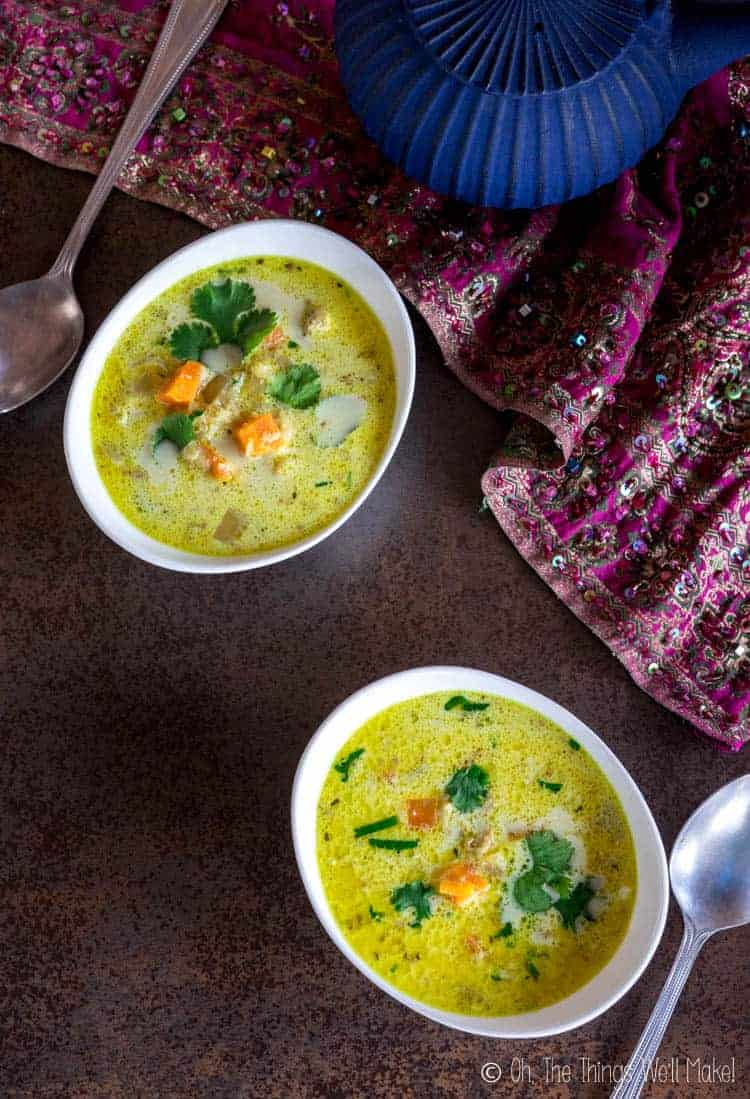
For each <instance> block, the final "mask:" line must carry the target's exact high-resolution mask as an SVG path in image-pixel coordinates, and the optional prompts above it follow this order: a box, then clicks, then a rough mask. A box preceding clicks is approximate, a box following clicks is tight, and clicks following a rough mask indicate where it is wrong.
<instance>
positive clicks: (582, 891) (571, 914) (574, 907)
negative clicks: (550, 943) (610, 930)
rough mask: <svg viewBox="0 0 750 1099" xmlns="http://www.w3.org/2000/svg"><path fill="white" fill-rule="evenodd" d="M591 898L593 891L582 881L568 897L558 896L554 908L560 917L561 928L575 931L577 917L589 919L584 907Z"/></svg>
mask: <svg viewBox="0 0 750 1099" xmlns="http://www.w3.org/2000/svg"><path fill="white" fill-rule="evenodd" d="M593 896H594V890H593V889H592V888H591V886H590V885H589V884H588V882H583V881H579V883H578V885H577V886H576V887H575V889H574V890H573V892H572V893H570V895H569V896H565V897H564V896H563V895H562V894H560V899H559V900H558V901H555V905H554V907H555V908H556V909H557V911H558V912H559V913H560V915H561V917H562V922H563V927H567V928H568V929H569V930H570V931H575V928H576V920H577V919H578V917H579V916H582V915H585V916H586V918H587V919H590V918H591V917H590V916H588V915H587V913H586V906H587V904H588V903H589V901H590V900H591V898H592V897H593Z"/></svg>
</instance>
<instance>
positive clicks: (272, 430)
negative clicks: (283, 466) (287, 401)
mask: <svg viewBox="0 0 750 1099" xmlns="http://www.w3.org/2000/svg"><path fill="white" fill-rule="evenodd" d="M233 434H234V438H235V442H236V443H237V446H238V447H239V448H240V450H241V451H242V453H243V454H247V455H248V456H249V457H251V458H259V457H260V456H261V454H270V453H271V451H273V450H278V449H279V447H280V446H281V444H282V441H283V438H282V434H281V428H280V427H279V424H278V421H277V420H276V419H275V417H274V416H272V415H271V413H270V412H266V413H264V414H263V415H262V416H253V417H251V419H249V420H244V421H243V422H242V423H241V424H237V426H236V427H235V428H234V431H233Z"/></svg>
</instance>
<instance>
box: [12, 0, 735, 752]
mask: <svg viewBox="0 0 750 1099" xmlns="http://www.w3.org/2000/svg"><path fill="white" fill-rule="evenodd" d="M166 8H167V4H166V3H165V2H162V0H76V2H75V3H70V4H61V3H59V0H0V140H3V141H5V142H9V143H12V144H15V145H18V146H20V147H22V148H24V149H27V150H28V151H30V152H32V153H34V154H35V155H37V156H40V157H43V158H44V159H46V160H49V161H52V162H54V163H57V164H61V165H65V166H68V167H74V168H80V169H84V170H88V171H93V172H95V171H97V168H98V166H99V164H100V163H101V161H102V160H103V159H104V158H105V157H106V155H107V152H108V148H109V144H110V142H111V140H112V137H113V135H114V134H115V133H116V132H117V129H118V127H119V125H120V122H121V121H122V118H123V116H124V113H125V111H126V109H127V105H128V103H129V101H130V99H131V98H132V95H133V93H134V90H135V88H136V87H137V85H138V81H139V79H140V76H141V74H142V71H143V68H144V66H145V63H146V61H147V58H148V56H149V53H150V51H151V49H152V47H153V43H154V41H155V38H156V35H157V34H158V30H159V26H160V24H161V21H162V19H163V17H164V12H165V10H166ZM332 12H333V3H332V0H313V2H311V3H309V4H307V5H302V4H299V3H295V2H291V0H290V2H289V3H277V2H272V0H233V2H230V4H229V7H228V9H227V13H226V15H225V17H224V19H223V20H222V22H221V24H220V27H219V29H218V31H217V32H216V33H215V35H214V37H213V39H212V41H211V43H210V44H209V46H208V47H206V49H204V50H203V51H202V53H201V55H200V56H199V57H198V59H197V60H196V62H195V63H194V65H193V66H192V68H191V69H190V70H189V72H188V74H187V75H186V76H185V77H184V79H183V80H182V81H181V83H180V85H179V87H178V88H177V89H176V90H175V92H174V94H173V95H172V96H171V98H170V100H169V102H168V103H167V104H166V106H165V108H164V109H163V110H162V111H161V112H160V114H159V116H158V117H157V120H156V122H155V123H154V125H153V126H152V128H151V129H150V131H149V133H148V134H147V136H146V137H145V138H144V139H143V141H142V142H141V143H140V146H139V148H138V150H137V152H136V154H135V155H134V156H133V157H132V158H131V160H130V162H129V164H128V167H127V169H126V171H125V173H124V174H123V177H122V179H121V186H122V188H123V189H124V190H126V191H129V192H130V193H132V194H135V195H138V196H140V197H142V198H146V199H150V200H153V201H157V202H161V203H164V204H165V205H168V206H171V207H173V208H175V209H179V210H182V211H184V212H185V213H187V214H190V215H191V216H193V217H195V218H197V219H199V220H200V221H202V222H203V223H204V224H205V225H208V226H211V227H218V226H222V225H226V224H228V223H231V222H237V221H242V220H243V219H247V218H256V217H272V216H290V217H296V218H305V219H308V220H311V221H315V222H318V223H320V224H324V225H327V226H329V227H330V228H332V229H335V230H337V231H338V232H341V233H344V234H345V235H347V236H349V237H351V238H353V239H355V240H357V241H358V242H359V243H360V244H361V245H362V246H363V247H364V248H366V249H367V250H368V251H369V252H370V253H371V254H373V255H374V256H375V257H376V258H377V259H378V260H379V261H380V262H381V263H382V264H383V265H384V266H385V267H386V268H387V269H388V271H389V272H390V274H391V275H392V276H393V278H394V279H395V281H396V283H397V284H398V286H399V287H400V289H401V290H402V291H403V292H404V294H405V295H406V296H407V297H408V298H409V299H410V300H411V301H412V302H413V303H414V304H415V305H416V307H417V308H418V309H419V310H420V311H421V312H422V314H423V315H424V316H425V318H426V319H427V321H428V322H429V324H430V325H431V327H432V329H433V331H434V332H435V334H436V336H437V338H438V340H439V342H440V346H441V348H442V350H443V353H444V355H445V358H446V361H447V363H448V364H449V366H450V367H451V368H452V369H453V370H455V372H456V373H457V374H458V376H459V377H460V378H461V379H462V380H463V381H464V382H465V384H466V385H468V386H469V387H470V388H471V389H472V390H473V391H474V392H476V393H477V394H478V395H479V396H481V397H482V398H483V399H484V400H486V401H488V402H490V403H491V404H492V405H494V406H495V407H496V408H498V409H513V410H515V411H516V412H517V413H518V415H517V417H516V418H515V421H514V424H513V426H512V428H511V429H510V431H509V432H508V433H507V435H506V437H505V439H504V440H503V442H502V445H500V448H499V450H498V454H497V455H496V457H495V459H494V460H493V463H492V466H491V468H490V469H489V470H488V472H487V474H486V476H485V478H484V482H483V487H484V492H485V494H486V497H487V500H488V502H489V505H490V507H491V508H492V510H493V512H494V514H495V515H496V517H497V519H498V520H499V522H500V524H501V525H502V527H503V529H504V530H505V532H506V533H507V535H508V536H509V537H510V538H511V539H512V540H513V542H514V543H515V545H516V546H517V547H518V549H519V550H520V552H521V553H522V554H523V555H524V556H525V557H526V559H527V560H528V561H529V562H530V563H531V565H533V567H534V568H535V569H536V570H537V571H538V572H539V573H540V575H541V576H543V577H544V579H545V580H546V581H547V583H548V584H549V585H550V586H551V587H552V588H553V589H554V590H555V592H556V593H557V594H558V595H559V596H560V597H561V598H562V599H563V600H565V602H566V603H567V604H568V606H570V607H571V609H572V610H573V611H574V612H575V613H576V614H577V615H578V616H579V617H580V618H581V619H582V620H583V621H584V622H585V623H587V625H589V626H590V627H591V628H592V629H593V630H595V631H596V633H597V634H598V635H599V636H600V637H601V638H602V639H603V640H604V641H605V642H606V643H607V644H608V645H609V646H610V648H611V649H612V651H613V652H614V653H615V654H616V655H617V656H618V657H619V658H620V659H621V660H622V661H623V663H624V664H625V665H626V667H627V668H628V670H629V671H630V673H631V675H632V676H633V678H634V679H635V680H636V682H638V683H639V684H640V685H641V686H642V687H643V688H644V689H645V690H647V691H648V692H649V693H650V694H651V695H653V696H654V698H656V699H658V700H659V701H660V702H662V703H663V704H664V705H666V706H668V707H670V708H671V709H672V710H674V711H676V712H677V713H679V714H681V715H683V716H684V717H685V718H686V719H687V720H688V721H690V722H692V724H693V725H694V726H695V727H697V728H698V729H700V730H702V731H703V732H705V733H707V734H708V735H710V736H712V737H714V738H715V739H716V741H718V742H719V743H720V744H721V745H722V746H724V747H725V748H729V749H735V750H736V749H738V748H740V747H741V745H742V744H743V742H745V741H746V740H747V739H748V735H749V728H750V546H749V545H748V524H749V523H750V488H749V487H748V484H749V482H748V471H749V470H750V449H749V447H748V443H749V441H750V366H749V365H748V340H749V339H750V275H749V272H750V171H749V170H748V169H749V168H750V102H749V97H750V63H748V62H744V63H737V64H736V65H735V66H733V68H732V69H731V70H728V71H725V72H722V73H719V74H717V75H716V76H715V77H713V78H712V79H711V80H709V81H708V82H707V83H706V84H704V85H703V86H702V87H701V88H699V89H697V90H696V91H695V92H693V93H692V95H691V96H690V97H689V98H688V100H687V101H686V103H685V105H684V107H683V110H682V113H681V115H680V116H679V118H678V119H677V120H676V122H675V123H674V124H673V126H672V127H671V129H670V131H669V133H668V134H667V135H666V136H665V139H664V141H663V142H662V145H661V147H660V148H659V149H657V150H655V151H653V152H651V153H649V154H648V155H647V156H646V157H645V159H644V161H643V162H642V164H641V165H640V166H639V167H638V169H636V170H633V171H630V172H627V173H625V175H624V176H623V177H621V179H620V180H619V181H618V182H617V183H616V184H615V185H613V186H610V187H606V188H603V189H602V190H601V191H599V192H597V193H596V194H595V195H593V196H591V197H590V198H588V199H585V200H581V201H578V202H576V203H573V204H570V205H569V206H566V207H562V208H553V209H547V210H543V211H539V212H536V213H532V214H522V213H515V214H510V215H509V214H503V213H501V212H498V211H483V210H476V209H469V208H467V207H465V206H462V205H459V204H457V203H452V202H449V201H447V200H445V199H442V198H440V197H438V196H437V195H434V194H432V193H430V192H429V191H427V190H425V189H424V188H422V187H419V186H415V185H414V184H412V183H411V182H410V181H408V180H406V179H405V178H404V177H403V176H402V175H401V173H400V172H399V171H398V170H396V169H395V168H393V167H391V166H390V165H388V164H387V163H385V162H384V161H383V159H382V158H381V157H380V155H379V154H378V152H377V150H376V149H375V148H374V147H373V146H372V145H371V144H370V143H369V142H368V141H367V140H366V139H365V137H364V136H363V134H362V132H361V129H360V127H359V125H358V123H357V122H356V120H355V119H354V117H353V116H352V114H351V112H350V111H349V109H348V107H347V105H346V101H345V99H344V97H343V94H342V92H341V89H340V86H339V85H338V82H337V76H336V64H335V58H334V55H333V50H332Z"/></svg>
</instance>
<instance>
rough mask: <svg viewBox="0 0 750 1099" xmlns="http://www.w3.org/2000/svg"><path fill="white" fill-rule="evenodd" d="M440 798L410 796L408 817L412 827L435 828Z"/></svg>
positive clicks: (407, 808) (407, 806)
mask: <svg viewBox="0 0 750 1099" xmlns="http://www.w3.org/2000/svg"><path fill="white" fill-rule="evenodd" d="M439 809H440V798H409V800H408V801H407V803H406V819H407V821H408V823H409V827H410V828H434V826H435V825H436V824H437V819H438V811H439Z"/></svg>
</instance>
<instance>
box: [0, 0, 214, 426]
mask: <svg viewBox="0 0 750 1099" xmlns="http://www.w3.org/2000/svg"><path fill="white" fill-rule="evenodd" d="M226 5H227V0H173V3H172V7H171V8H170V11H169V15H168V16H167V20H166V22H165V24H164V27H163V29H162V32H161V35H160V37H159V41H158V42H157V43H156V47H155V49H154V52H153V54H152V57H151V61H150V62H149V65H148V68H147V69H146V72H145V74H144V76H143V80H142V81H141V85H140V87H139V89H138V92H137V94H136V97H135V99H134V100H133V104H132V106H131V108H130V111H129V112H128V115H127V117H126V119H125V121H124V122H123V124H122V128H121V130H120V132H119V134H118V135H117V138H116V140H115V142H114V144H113V145H112V150H111V152H110V154H109V156H108V157H107V159H106V161H105V163H104V166H103V168H102V170H101V172H100V174H99V176H98V178H97V180H96V183H95V184H94V186H93V187H92V188H91V192H90V194H89V197H88V199H87V200H86V204H85V205H84V207H83V209H82V210H81V213H80V214H79V216H78V220H77V221H76V223H75V225H74V226H73V228H72V230H71V231H70V234H69V236H68V239H67V240H66V241H65V244H64V245H63V248H62V251H61V253H60V255H59V256H58V258H57V259H56V260H55V262H54V264H53V265H52V267H51V269H50V271H49V272H48V273H47V274H46V275H45V276H44V277H43V278H41V279H35V280H34V281H33V282H21V283H18V284H17V285H16V286H9V287H7V288H6V289H5V290H0V412H10V410H11V409H13V408H18V406H19V405H22V404H25V403H26V401H30V400H31V399H32V398H33V397H36V396H37V394H39V393H41V392H42V390H44V389H46V388H47V386H49V385H51V384H52V382H54V380H55V379H56V378H58V377H59V376H60V375H61V374H62V372H63V371H64V370H65V369H66V367H67V366H69V365H70V363H71V362H72V360H73V359H74V358H75V355H76V353H77V351H78V349H79V347H80V346H81V340H82V339H83V313H82V311H81V306H80V305H79V303H78V299H77V298H76V294H75V290H74V289H73V268H74V266H75V263H76V260H77V259H78V255H79V253H80V251H81V248H82V247H83V244H84V241H85V240H86V237H87V236H88V235H89V232H90V230H91V227H92V225H93V224H94V221H95V220H96V218H97V216H98V214H99V212H100V210H101V208H102V206H103V205H104V203H105V202H106V200H107V197H108V196H109V193H110V191H111V190H112V188H113V187H114V185H115V182H116V180H117V177H118V176H119V174H120V171H121V170H122V168H123V165H124V164H125V161H126V160H127V159H128V157H129V156H130V154H131V152H132V150H133V148H134V146H135V145H136V144H137V143H138V141H140V139H141V137H142V136H143V134H144V132H145V130H146V127H147V126H148V125H149V124H150V122H151V121H152V119H153V117H154V115H155V114H156V112H157V110H158V109H159V107H160V106H161V104H162V103H163V101H164V99H165V98H166V96H167V94H168V92H169V91H170V89H171V88H172V87H174V85H175V83H176V82H177V81H178V80H179V78H180V77H181V76H182V74H183V72H184V71H185V69H186V68H187V67H188V65H189V64H190V62H191V61H192V59H193V57H194V56H195V54H196V53H197V52H198V50H199V49H200V48H201V46H202V45H203V44H204V43H205V41H206V39H207V38H208V36H209V34H210V33H211V31H212V30H213V28H214V27H215V26H216V23H217V22H218V20H219V16H220V15H221V13H222V11H223V10H224V8H225V7H226Z"/></svg>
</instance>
